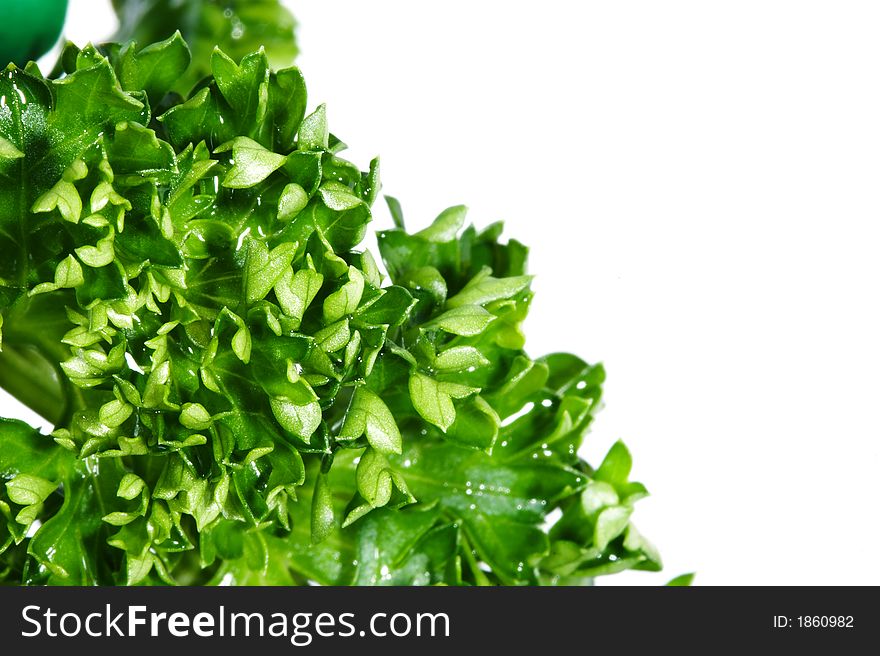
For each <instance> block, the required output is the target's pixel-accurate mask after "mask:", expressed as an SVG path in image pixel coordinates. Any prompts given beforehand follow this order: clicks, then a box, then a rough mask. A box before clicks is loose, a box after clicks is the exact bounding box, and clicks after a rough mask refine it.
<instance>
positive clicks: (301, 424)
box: [270, 398, 321, 442]
mask: <svg viewBox="0 0 880 656" xmlns="http://www.w3.org/2000/svg"><path fill="white" fill-rule="evenodd" d="M270 403H271V406H272V414H274V415H275V419H276V421H277V422H278V423H279V424H280V425H281V427H282V428H283V429H284V430H286V431H287V432H288V433H290V434H291V435H294V436H296V437H298V438H300V439H301V440H305V441H306V442H308V441H309V438H310V437H311V436H312V433H314V432H315V431H316V430H317V428H318V426H319V425H320V423H321V406H320V405H319V404H318V402H317V400H313V401H309V402H307V403H301V404H298V403H294V402H293V401H291V400H290V399H285V398H274V399H272V400H271V401H270Z"/></svg>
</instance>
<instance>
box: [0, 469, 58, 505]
mask: <svg viewBox="0 0 880 656" xmlns="http://www.w3.org/2000/svg"><path fill="white" fill-rule="evenodd" d="M57 487H58V486H57V485H56V484H54V483H52V481H47V480H46V479H44V478H40V477H39V476H31V475H30V474H19V475H18V476H16V477H15V478H13V479H12V480H11V481H9V482H8V483H6V493H7V494H8V495H9V498H10V499H11V500H12V502H13V503H17V504H18V505H20V506H30V505H33V504H36V503H42V502H43V501H45V499H46V497H48V496H49V495H50V494H52V492H54V491H55V488H57Z"/></svg>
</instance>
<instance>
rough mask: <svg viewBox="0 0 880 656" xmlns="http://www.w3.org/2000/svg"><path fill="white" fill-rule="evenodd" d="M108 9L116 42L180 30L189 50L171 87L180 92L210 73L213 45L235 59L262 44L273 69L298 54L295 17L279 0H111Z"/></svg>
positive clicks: (147, 39)
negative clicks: (115, 25)
mask: <svg viewBox="0 0 880 656" xmlns="http://www.w3.org/2000/svg"><path fill="white" fill-rule="evenodd" d="M113 8H114V9H115V10H116V15H117V17H118V18H119V30H118V31H117V33H116V37H115V40H116V41H119V42H126V41H135V42H137V43H139V44H142V45H146V44H149V43H155V42H157V41H162V40H164V39H167V38H168V37H170V36H171V35H172V34H173V33H174V31H175V30H180V32H181V34H182V35H183V37H184V39H186V41H187V43H189V47H190V49H191V50H192V52H193V65H192V66H191V67H190V68H189V69H187V70H186V71H185V72H184V73H182V74H181V75H180V76H179V77H178V78H177V79H175V80H174V83H173V85H172V86H171V88H173V89H174V90H175V91H176V92H178V93H180V94H182V95H185V94H187V93H189V92H190V90H191V89H192V88H193V86H194V85H195V84H196V83H197V82H199V81H200V80H201V79H203V78H205V77H207V76H209V75H211V73H212V71H211V67H210V61H211V51H212V50H213V49H214V47H215V46H219V47H220V48H221V49H222V50H223V52H225V53H226V54H228V55H229V56H230V57H232V58H233V59H235V60H236V61H238V60H239V59H241V58H242V57H244V56H245V55H247V54H249V53H252V52H256V51H257V50H259V49H260V48H261V47H262V48H265V50H266V55H267V57H268V58H269V63H270V65H271V66H272V67H273V68H284V67H287V66H290V65H291V64H292V63H293V60H294V59H295V58H296V55H297V53H298V49H297V45H296V38H295V30H296V20H295V19H294V18H293V16H292V15H291V13H290V12H289V11H288V10H287V9H286V8H285V7H284V6H283V5H282V4H281V2H280V1H279V0H186V1H185V2H181V1H180V0H113Z"/></svg>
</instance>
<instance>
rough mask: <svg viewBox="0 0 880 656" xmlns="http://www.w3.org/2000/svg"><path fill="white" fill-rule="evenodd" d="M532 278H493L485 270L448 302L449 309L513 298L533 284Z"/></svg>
mask: <svg viewBox="0 0 880 656" xmlns="http://www.w3.org/2000/svg"><path fill="white" fill-rule="evenodd" d="M531 281H532V277H531V276H513V277H510V278H493V277H492V276H490V275H489V273H488V271H486V270H483V271H482V272H481V273H480V274H478V275H476V276H474V278H472V279H471V280H470V281H469V282H468V284H467V285H465V286H464V289H462V290H461V291H460V292H459V293H458V294H456V295H455V296H453V297H452V298H450V299H449V300H448V301H446V307H447V308H458V307H462V306H466V305H486V304H487V303H491V302H493V301H499V300H503V299H507V298H513V297H514V296H516V295H517V294H519V293H520V292H522V291H523V290H524V289H526V288H527V287H528V286H529V283H531Z"/></svg>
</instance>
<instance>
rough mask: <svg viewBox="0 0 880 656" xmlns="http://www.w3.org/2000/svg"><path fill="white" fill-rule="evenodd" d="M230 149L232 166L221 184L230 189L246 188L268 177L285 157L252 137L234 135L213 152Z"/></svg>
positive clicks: (285, 159)
mask: <svg viewBox="0 0 880 656" xmlns="http://www.w3.org/2000/svg"><path fill="white" fill-rule="evenodd" d="M229 150H231V151H232V162H233V164H232V168H230V169H229V171H228V172H227V173H226V177H225V178H223V186H224V187H228V188H230V189H246V188H248V187H253V186H254V185H256V184H258V183H260V182H262V181H263V180H265V179H266V178H268V177H269V176H270V175H271V174H272V172H273V171H277V170H278V169H280V168H281V167H282V166H283V165H284V162H285V161H287V158H286V157H284V155H279V154H277V153H273V152H272V151H270V150H266V149H265V148H263V146H261V145H260V144H258V143H257V142H256V141H254V140H253V139H249V138H247V137H236V138H235V139H233V140H232V141H231V142H227V143H225V144H223V145H222V146H219V147H218V148H217V149H216V150H215V151H214V152H215V153H224V152H227V151H229Z"/></svg>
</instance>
